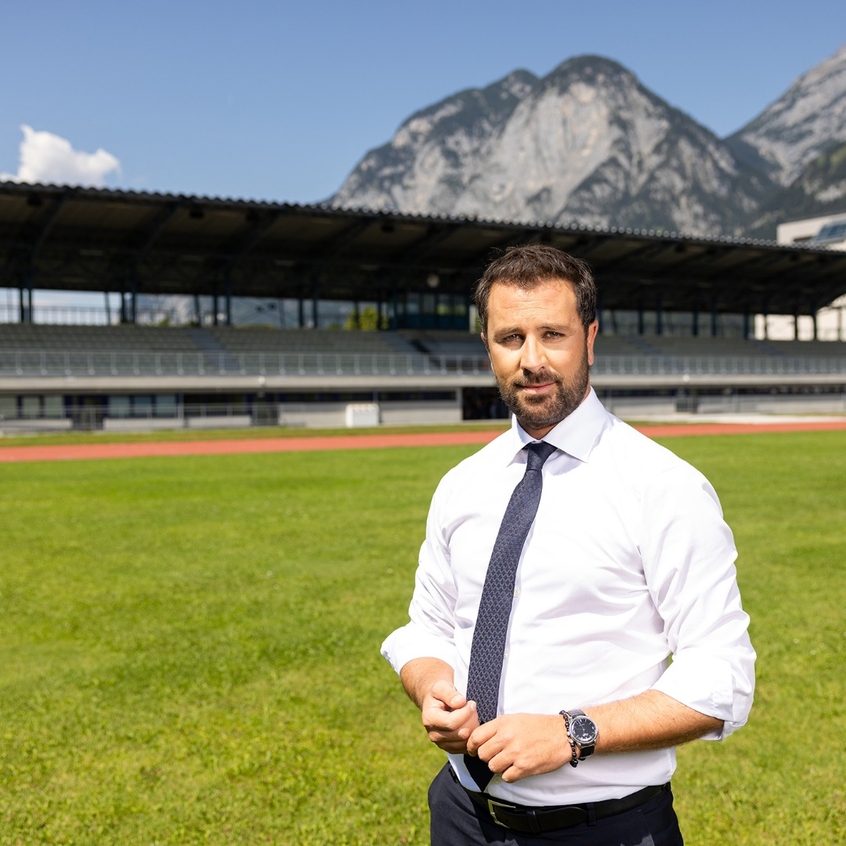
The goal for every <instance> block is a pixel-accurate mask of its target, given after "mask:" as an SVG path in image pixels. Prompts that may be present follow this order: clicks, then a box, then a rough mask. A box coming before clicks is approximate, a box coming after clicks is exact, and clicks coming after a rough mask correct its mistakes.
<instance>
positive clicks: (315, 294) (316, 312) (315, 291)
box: [311, 282, 320, 329]
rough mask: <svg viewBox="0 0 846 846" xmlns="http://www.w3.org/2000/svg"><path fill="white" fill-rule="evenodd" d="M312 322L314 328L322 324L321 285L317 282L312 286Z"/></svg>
mask: <svg viewBox="0 0 846 846" xmlns="http://www.w3.org/2000/svg"><path fill="white" fill-rule="evenodd" d="M311 323H312V328H313V329H317V328H318V327H319V326H320V285H319V284H318V283H317V282H314V283H313V285H312V287H311Z"/></svg>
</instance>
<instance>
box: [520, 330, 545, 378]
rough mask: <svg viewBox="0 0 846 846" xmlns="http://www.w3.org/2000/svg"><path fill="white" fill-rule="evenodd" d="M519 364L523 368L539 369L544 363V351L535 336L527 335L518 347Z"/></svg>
mask: <svg viewBox="0 0 846 846" xmlns="http://www.w3.org/2000/svg"><path fill="white" fill-rule="evenodd" d="M520 353H521V355H520V366H521V367H522V368H523V370H540V369H541V368H543V367H544V366H545V365H546V353H545V351H544V349H543V345H542V344H541V343H540V342H539V341H538V340H537V338H534V337H532V336H531V335H527V336H526V339H525V340H524V341H523V346H522V347H521V348H520Z"/></svg>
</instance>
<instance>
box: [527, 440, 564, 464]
mask: <svg viewBox="0 0 846 846" xmlns="http://www.w3.org/2000/svg"><path fill="white" fill-rule="evenodd" d="M557 448H558V447H554V446H553V445H552V444H548V443H547V442H546V441H536V442H534V443H531V444H528V445H527V446H526V452H527V453H528V457H529V459H528V464H527V466H526V470H527V471H529V470H540V469H541V467H543V465H544V462H545V461H546V459H547V458H549V456H550V455H552V453H553V452H555V450H556V449H557Z"/></svg>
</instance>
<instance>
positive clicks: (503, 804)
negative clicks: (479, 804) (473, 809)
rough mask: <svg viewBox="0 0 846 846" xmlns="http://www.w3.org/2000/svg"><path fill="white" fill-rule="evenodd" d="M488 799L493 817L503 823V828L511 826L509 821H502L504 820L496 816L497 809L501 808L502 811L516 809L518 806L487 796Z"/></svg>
mask: <svg viewBox="0 0 846 846" xmlns="http://www.w3.org/2000/svg"><path fill="white" fill-rule="evenodd" d="M487 800H488V813H489V814H490V815H491V819H493V821H494V822H495V823H496V824H497V825H501V826H502V827H503V828H511V826H510V825H509V824H508V823H505V822H502V820H498V819H497V818H496V811H497V808H499V809H500V810H501V811H516V810H517V807H516V806H515V805H509V804H508V803H507V802H498V801H497V800H496V799H491V798H490V797H487Z"/></svg>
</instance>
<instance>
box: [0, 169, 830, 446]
mask: <svg viewBox="0 0 846 846" xmlns="http://www.w3.org/2000/svg"><path fill="white" fill-rule="evenodd" d="M528 242H543V243H549V244H552V245H553V246H556V247H560V248H562V249H564V250H567V251H568V252H571V253H573V254H574V255H577V256H579V257H581V258H583V259H585V260H587V261H588V262H589V263H590V264H591V265H592V267H593V269H594V271H595V274H596V276H597V280H598V282H599V286H600V290H601V300H600V304H599V305H600V309H599V319H600V335H599V338H598V341H597V362H596V364H595V366H594V368H593V370H592V381H593V384H594V386H595V387H596V389H597V391H598V393H599V394H600V396H601V397H602V398H603V400H604V401H605V402H606V404H607V405H608V406H609V407H610V408H611V409H612V410H613V411H615V412H616V413H618V414H621V415H625V416H629V417H632V416H646V415H655V414H661V415H670V414H674V413H678V412H687V413H698V414H705V413H708V414H712V413H714V414H716V413H722V412H729V411H734V412H801V413H807V412H835V413H836V412H846V325H845V324H844V320H843V313H842V310H841V311H840V312H839V313H838V314H837V317H838V322H837V324H836V326H835V328H834V330H830V329H826V330H825V331H822V329H821V327H820V326H819V325H818V314H819V313H820V312H821V310H823V309H825V308H826V307H829V306H830V305H831V304H832V303H833V302H835V301H836V300H837V298H838V297H842V295H843V294H844V293H846V252H842V251H840V252H839V251H836V250H831V249H828V248H827V247H826V246H825V245H818V244H814V243H810V244H809V243H808V242H807V241H803V242H802V243H801V244H797V245H789V246H783V245H778V244H775V243H772V242H762V241H748V240H733V239H729V238H719V239H714V238H700V237H694V236H690V235H684V234H680V233H674V232H663V231H641V230H620V229H614V228H607V229H606V228H599V227H590V226H581V225H578V224H572V225H568V226H561V225H547V224H543V223H535V222H523V223H509V222H503V221H488V220H476V219H471V218H444V217H424V216H411V215H403V214H399V213H396V212H391V211H381V212H377V211H369V210H353V209H338V208H332V207H329V206H325V205H291V204H277V203H265V202H251V201H243V200H226V199H218V198H208V197H196V196H175V195H162V194H145V193H134V192H126V191H112V190H102V189H89V188H71V187H62V186H43V185H24V184H17V183H3V184H0V292H2V294H1V295H2V296H3V297H5V299H4V300H3V301H2V302H0V431H3V432H6V433H9V432H15V431H39V430H40V431H47V430H63V429H94V430H99V429H105V430H131V429H152V428H176V427H193V428H196V427H211V426H215V427H217V426H249V425H274V426H277V425H278V426H344V425H347V426H356V425H371V424H374V423H380V424H389V425H391V424H408V423H446V422H449V423H453V422H457V421H460V420H465V419H486V418H497V417H501V416H504V409H503V407H502V406H501V404H500V403H499V401H498V396H497V392H496V389H495V386H494V380H493V376H492V374H491V372H490V368H489V365H488V362H487V359H486V356H485V353H484V349H483V347H482V345H481V342H480V340H479V337H478V332H477V331H476V327H475V319H476V318H475V313H474V310H473V308H472V306H471V303H470V292H471V291H472V288H473V285H474V283H475V281H476V279H477V278H478V276H479V275H480V274H481V271H482V269H483V267H484V265H485V264H486V262H487V261H488V260H489V259H490V258H491V257H492V255H493V254H494V252H495V251H496V250H497V249H502V248H504V247H507V246H509V245H511V244H517V243H528ZM48 294H49V295H55V294H59V295H61V297H62V298H63V303H67V302H68V296H69V295H71V294H73V295H82V296H81V299H85V302H86V305H84V306H75V305H66V304H65V305H61V306H57V305H54V304H51V300H50V296H48ZM95 296H96V298H97V299H96V301H97V302H98V303H102V305H92V304H91V298H92V297H95ZM776 317H778V318H779V319H780V320H781V321H782V324H783V323H784V321H785V320H786V321H787V324H788V326H789V327H790V337H789V339H784V337H783V335H782V336H778V337H776V336H772V335H771V334H770V332H769V330H768V327H769V326H770V324H771V319H774V318H776Z"/></svg>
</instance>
